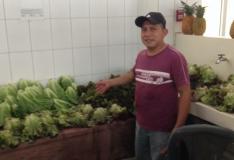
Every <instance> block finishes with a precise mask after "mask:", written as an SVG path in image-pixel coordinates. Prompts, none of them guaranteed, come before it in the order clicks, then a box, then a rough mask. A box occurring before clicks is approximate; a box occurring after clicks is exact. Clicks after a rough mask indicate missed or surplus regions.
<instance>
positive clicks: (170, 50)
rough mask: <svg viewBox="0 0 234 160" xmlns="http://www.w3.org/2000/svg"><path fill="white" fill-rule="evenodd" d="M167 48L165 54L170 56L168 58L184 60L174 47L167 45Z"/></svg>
mask: <svg viewBox="0 0 234 160" xmlns="http://www.w3.org/2000/svg"><path fill="white" fill-rule="evenodd" d="M167 48H168V49H167V52H168V53H169V54H170V57H172V58H176V59H177V58H179V59H180V58H182V59H185V57H184V55H183V54H182V53H181V52H180V51H179V50H177V49H176V48H175V47H173V46H170V45H168V47H167Z"/></svg>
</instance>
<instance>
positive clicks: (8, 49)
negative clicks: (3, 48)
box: [2, 0, 13, 82]
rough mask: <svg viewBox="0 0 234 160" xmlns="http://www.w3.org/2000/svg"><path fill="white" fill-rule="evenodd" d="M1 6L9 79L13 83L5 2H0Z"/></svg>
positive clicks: (3, 0)
mask: <svg viewBox="0 0 234 160" xmlns="http://www.w3.org/2000/svg"><path fill="white" fill-rule="evenodd" d="M2 4H3V14H4V15H3V16H4V24H5V32H6V33H5V36H6V41H7V53H8V63H9V70H10V79H11V82H13V71H12V61H11V55H10V44H9V37H8V29H7V18H6V8H5V0H2Z"/></svg>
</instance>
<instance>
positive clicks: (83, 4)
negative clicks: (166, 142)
mask: <svg viewBox="0 0 234 160" xmlns="http://www.w3.org/2000/svg"><path fill="white" fill-rule="evenodd" d="M89 4H90V0H71V17H89Z"/></svg>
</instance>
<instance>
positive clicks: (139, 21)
mask: <svg viewBox="0 0 234 160" xmlns="http://www.w3.org/2000/svg"><path fill="white" fill-rule="evenodd" d="M145 21H149V19H148V18H146V17H144V16H140V17H137V18H136V20H135V24H136V26H138V27H142V25H143V23H144V22H145Z"/></svg>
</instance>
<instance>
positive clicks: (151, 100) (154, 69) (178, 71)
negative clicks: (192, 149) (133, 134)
mask: <svg viewBox="0 0 234 160" xmlns="http://www.w3.org/2000/svg"><path fill="white" fill-rule="evenodd" d="M133 69H134V74H135V80H136V90H135V102H136V118H137V122H138V123H139V125H140V126H141V127H143V128H145V129H149V130H154V131H165V132H168V131H171V130H172V129H173V127H174V125H175V122H176V118H177V112H178V90H177V89H178V88H179V87H180V86H182V85H189V76H188V69H187V62H186V60H185V58H184V56H183V55H182V54H181V53H180V52H179V51H177V50H175V49H174V48H172V47H171V46H169V45H168V46H167V47H166V48H165V49H164V50H162V51H161V52H160V53H158V54H156V55H154V56H149V55H147V50H143V51H141V52H140V53H139V54H138V56H137V59H136V64H135V66H134V68H133Z"/></svg>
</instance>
